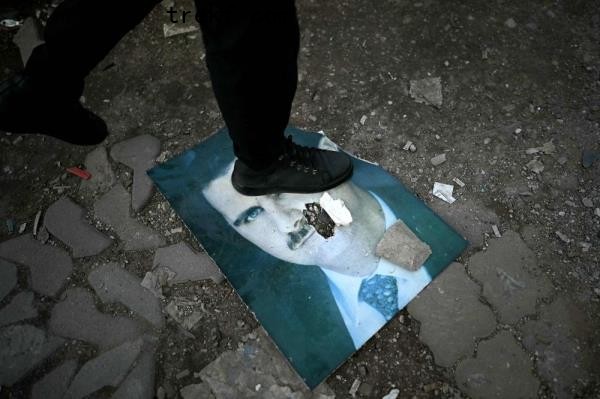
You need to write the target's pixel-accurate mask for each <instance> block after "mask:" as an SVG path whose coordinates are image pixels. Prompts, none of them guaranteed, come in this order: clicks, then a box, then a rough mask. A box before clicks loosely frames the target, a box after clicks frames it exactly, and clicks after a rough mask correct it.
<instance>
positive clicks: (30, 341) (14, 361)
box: [0, 324, 64, 386]
mask: <svg viewBox="0 0 600 399" xmlns="http://www.w3.org/2000/svg"><path fill="white" fill-rule="evenodd" d="M63 342H64V340H63V339H61V338H57V337H52V336H49V335H46V333H45V332H44V331H42V330H40V329H39V328H36V327H34V326H30V325H27V324H25V325H14V326H8V327H5V328H3V329H1V330H0V385H6V386H10V385H12V384H14V383H15V382H17V381H19V380H20V379H21V378H22V377H24V376H25V374H27V373H28V372H29V371H31V370H33V369H34V368H35V367H36V366H37V365H38V364H40V363H41V362H42V361H43V360H44V359H46V358H47V357H48V356H50V355H51V354H52V353H53V352H54V351H55V350H56V349H58V347H59V346H61V345H62V344H63Z"/></svg>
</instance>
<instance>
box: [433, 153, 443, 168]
mask: <svg viewBox="0 0 600 399" xmlns="http://www.w3.org/2000/svg"><path fill="white" fill-rule="evenodd" d="M444 162H446V153H445V152H444V153H442V154H439V155H436V156H435V157H433V158H431V164H432V165H433V166H439V165H441V164H443V163H444Z"/></svg>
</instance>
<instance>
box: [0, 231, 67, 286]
mask: <svg viewBox="0 0 600 399" xmlns="http://www.w3.org/2000/svg"><path fill="white" fill-rule="evenodd" d="M0 258H4V259H6V260H10V261H12V262H14V263H18V264H23V265H26V266H27V267H28V268H29V271H30V274H31V288H32V289H33V290H34V291H35V292H37V293H39V294H42V295H47V296H53V295H55V294H56V293H57V292H58V290H59V289H60V288H61V287H62V285H63V284H64V282H65V280H66V278H67V277H68V276H69V274H71V271H72V270H73V261H72V260H71V257H69V255H68V254H67V253H66V252H65V251H63V250H62V249H60V248H57V247H52V246H49V245H43V244H42V243H40V242H39V241H37V240H36V239H34V238H33V236H31V235H29V234H27V235H24V236H20V237H17V238H13V239H12V240H8V241H4V242H2V243H0Z"/></svg>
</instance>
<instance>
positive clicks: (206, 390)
mask: <svg viewBox="0 0 600 399" xmlns="http://www.w3.org/2000/svg"><path fill="white" fill-rule="evenodd" d="M179 394H180V395H181V398H182V399H214V398H215V395H213V393H212V392H211V390H210V387H209V386H208V384H207V383H205V382H202V383H200V384H190V385H187V386H185V387H183V388H181V389H180V390H179Z"/></svg>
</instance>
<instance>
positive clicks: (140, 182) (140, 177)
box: [110, 134, 160, 212]
mask: <svg viewBox="0 0 600 399" xmlns="http://www.w3.org/2000/svg"><path fill="white" fill-rule="evenodd" d="M159 153H160V140H158V139H157V138H156V137H153V136H150V135H148V134H143V135H141V136H136V137H133V138H131V139H128V140H125V141H121V142H120V143H117V144H115V145H114V146H113V147H112V149H111V151H110V155H111V157H112V158H113V159H114V160H115V161H118V162H121V163H122V164H125V165H127V166H129V167H130V168H131V169H133V188H132V189H131V207H132V208H133V210H134V211H136V212H137V211H139V210H140V209H142V208H143V207H144V205H146V202H148V200H149V199H150V197H151V196H152V192H153V189H154V184H152V180H150V177H148V175H147V174H146V171H147V170H148V169H151V168H152V167H153V166H154V165H155V163H156V162H155V159H156V157H157V156H158V154H159Z"/></svg>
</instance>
